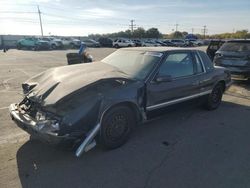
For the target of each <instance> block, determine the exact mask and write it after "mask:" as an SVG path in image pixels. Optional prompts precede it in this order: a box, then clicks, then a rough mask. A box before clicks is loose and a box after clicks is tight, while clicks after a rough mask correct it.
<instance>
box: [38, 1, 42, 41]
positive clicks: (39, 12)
mask: <svg viewBox="0 0 250 188" xmlns="http://www.w3.org/2000/svg"><path fill="white" fill-rule="evenodd" d="M37 10H38V14H39V20H40V27H41V34H42V37H43V24H42V18H41V11H40V9H39V6H38V5H37Z"/></svg>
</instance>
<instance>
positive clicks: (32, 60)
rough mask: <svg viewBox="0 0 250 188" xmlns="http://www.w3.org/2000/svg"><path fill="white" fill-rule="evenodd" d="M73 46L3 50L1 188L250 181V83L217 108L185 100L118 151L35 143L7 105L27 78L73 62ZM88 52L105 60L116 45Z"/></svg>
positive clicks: (229, 93)
mask: <svg viewBox="0 0 250 188" xmlns="http://www.w3.org/2000/svg"><path fill="white" fill-rule="evenodd" d="M203 49H204V48H203ZM73 51H75V50H68V51H63V50H62V51H40V52H33V51H18V50H10V51H8V52H7V53H2V52H0V99H1V100H0V122H1V123H0V164H1V165H0V187H1V188H5V187H6V188H7V187H8V188H10V187H25V188H26V187H31V188H40V187H41V188H43V187H61V188H63V187H72V188H73V187H74V188H77V187H88V188H92V187H93V188H103V187H105V188H111V187H114V188H120V187H124V188H128V187H129V188H142V187H154V188H156V187H157V188H159V187H163V188H166V187H170V188H175V187H176V188H182V187H183V188H188V187H190V188H196V187H202V188H206V187H207V188H212V187H216V188H217V187H225V188H230V187H232V188H235V187H237V188H241V187H242V188H243V187H244V188H245V187H250V178H249V177H250V160H249V158H250V150H249V144H250V136H249V135H250V126H249V125H250V124H249V122H250V83H249V82H243V81H237V82H235V83H234V85H233V86H232V87H231V88H230V89H229V91H227V93H226V94H225V95H224V97H223V103H222V105H221V106H220V108H219V109H217V110H215V111H205V110H203V109H202V108H200V107H197V106H195V105H190V106H183V107H181V108H177V109H173V110H171V111H169V112H167V113H166V114H165V115H164V116H161V117H159V118H157V119H155V120H152V121H150V122H148V123H146V124H144V125H142V126H139V127H138V128H137V129H136V130H135V131H134V133H133V135H132V137H131V139H130V140H129V142H128V143H127V144H126V145H125V146H123V147H121V148H119V149H116V150H112V151H103V150H101V149H100V148H98V147H97V148H95V149H93V150H91V151H90V152H88V153H85V154H84V155H83V156H82V157H81V158H76V157H74V155H73V153H71V152H65V151H59V150H57V149H54V148H51V147H49V146H47V145H44V144H42V143H40V142H37V141H29V136H28V134H26V133H25V132H24V131H22V130H21V129H19V128H18V127H17V126H16V125H15V124H14V123H13V122H12V120H11V119H10V117H9V113H8V109H7V107H8V105H9V104H10V103H13V102H19V101H20V100H21V99H22V94H21V87H20V84H21V83H22V82H23V81H25V80H27V79H28V78H29V77H31V76H33V75H35V74H37V73H40V72H42V71H44V70H46V69H48V68H50V67H56V66H62V65H66V64H67V62H66V53H69V52H73ZM89 51H90V53H91V54H92V55H93V56H94V58H95V60H100V59H102V58H103V57H105V56H106V55H108V54H110V53H111V52H113V51H114V49H112V48H99V49H98V48H96V49H89Z"/></svg>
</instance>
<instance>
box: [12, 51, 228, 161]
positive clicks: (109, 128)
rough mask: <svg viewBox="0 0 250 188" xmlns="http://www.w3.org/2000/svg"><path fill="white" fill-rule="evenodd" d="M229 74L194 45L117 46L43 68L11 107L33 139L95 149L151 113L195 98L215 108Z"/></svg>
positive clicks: (121, 140) (116, 140) (117, 141)
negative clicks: (100, 55) (93, 58)
mask: <svg viewBox="0 0 250 188" xmlns="http://www.w3.org/2000/svg"><path fill="white" fill-rule="evenodd" d="M230 84H231V77H230V72H229V71H228V70H227V69H225V68H222V67H214V66H213V64H212V62H211V61H210V59H209V58H208V57H207V55H206V54H205V53H204V52H202V51H199V50H194V49H176V48H174V49H171V48H166V49H164V48H156V47H146V48H143V47H138V48H126V49H120V50H117V51H116V52H114V53H112V54H111V55H109V56H108V57H106V58H104V59H103V60H101V62H95V63H89V64H78V65H71V66H61V67H56V68H52V69H49V70H47V71H45V72H43V73H40V74H39V75H37V76H34V77H32V78H31V79H30V80H28V81H26V82H25V83H23V84H22V87H23V92H24V98H23V100H22V101H21V102H19V103H17V104H11V105H10V107H9V110H10V115H11V117H12V119H13V120H14V121H15V122H16V123H17V125H18V126H19V127H20V128H22V129H23V130H25V131H26V132H28V133H29V134H31V135H32V136H34V137H36V138H38V139H40V140H42V141H45V142H47V143H51V144H54V145H59V146H64V147H65V146H71V147H74V148H77V149H76V156H80V155H81V154H82V152H85V151H88V150H89V149H91V148H92V147H94V146H95V144H96V140H97V141H98V142H97V144H99V145H100V146H101V147H103V148H105V149H114V148H117V147H120V146H121V145H123V144H125V143H126V141H127V140H128V138H129V136H130V134H131V132H132V130H133V127H134V126H135V125H136V124H138V123H142V122H145V121H146V120H147V119H148V118H149V116H148V115H149V114H151V113H152V112H154V111H155V110H159V109H163V108H166V107H168V106H170V105H175V104H177V103H181V102H185V101H191V100H192V102H194V103H197V101H198V100H200V99H202V100H201V101H203V102H204V105H205V107H206V108H207V109H208V110H214V109H216V108H218V107H219V105H220V103H221V99H222V95H223V93H224V91H225V90H226V89H227V88H228V87H229V86H230Z"/></svg>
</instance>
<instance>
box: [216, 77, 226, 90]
mask: <svg viewBox="0 0 250 188" xmlns="http://www.w3.org/2000/svg"><path fill="white" fill-rule="evenodd" d="M217 84H222V86H223V92H224V91H225V89H226V82H225V81H224V80H221V81H219V82H218V83H217Z"/></svg>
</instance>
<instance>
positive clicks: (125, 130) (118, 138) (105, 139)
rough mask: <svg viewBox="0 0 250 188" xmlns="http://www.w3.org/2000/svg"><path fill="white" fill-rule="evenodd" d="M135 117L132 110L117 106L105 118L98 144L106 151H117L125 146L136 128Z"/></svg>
mask: <svg viewBox="0 0 250 188" xmlns="http://www.w3.org/2000/svg"><path fill="white" fill-rule="evenodd" d="M135 122H136V121H135V117H134V115H133V112H132V110H131V109H130V108H128V107H126V106H117V107H114V108H112V109H111V110H109V111H108V112H107V113H106V114H105V115H104V117H103V120H102V123H101V131H100V134H99V135H98V139H97V141H98V144H99V145H100V146H101V147H102V148H104V149H108V150H109V149H115V148H118V147H120V146H122V145H123V144H125V143H126V142H127V140H128V138H129V136H130V134H131V131H132V129H133V127H134V126H135Z"/></svg>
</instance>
